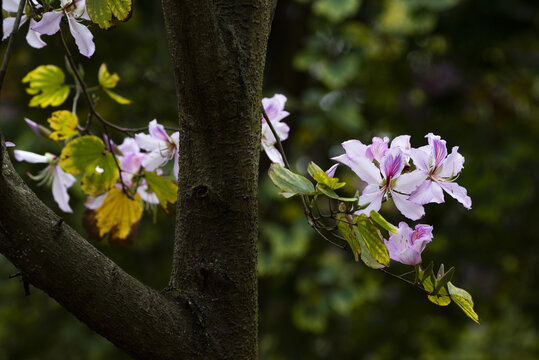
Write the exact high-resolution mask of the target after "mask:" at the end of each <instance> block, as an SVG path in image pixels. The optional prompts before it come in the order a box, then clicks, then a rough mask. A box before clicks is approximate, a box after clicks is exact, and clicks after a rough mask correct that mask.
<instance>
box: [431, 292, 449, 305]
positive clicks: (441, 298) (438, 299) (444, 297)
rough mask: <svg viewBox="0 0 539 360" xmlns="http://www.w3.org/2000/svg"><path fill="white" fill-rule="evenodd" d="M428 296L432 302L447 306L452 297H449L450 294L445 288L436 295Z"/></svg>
mask: <svg viewBox="0 0 539 360" xmlns="http://www.w3.org/2000/svg"><path fill="white" fill-rule="evenodd" d="M428 298H429V300H430V302H432V303H434V304H436V305H438V306H447V305H449V304H451V298H450V297H449V294H448V293H447V290H446V289H445V288H442V289H440V291H439V292H438V293H437V294H436V295H429V296H428Z"/></svg>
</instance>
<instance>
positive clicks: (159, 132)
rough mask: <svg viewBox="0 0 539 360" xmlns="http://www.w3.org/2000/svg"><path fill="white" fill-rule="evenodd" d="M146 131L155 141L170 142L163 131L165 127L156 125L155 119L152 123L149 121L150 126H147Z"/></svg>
mask: <svg viewBox="0 0 539 360" xmlns="http://www.w3.org/2000/svg"><path fill="white" fill-rule="evenodd" d="M148 130H149V132H150V135H151V136H153V137H154V138H155V139H159V140H161V141H164V142H167V143H170V142H171V141H170V137H169V136H168V134H167V132H166V131H165V127H164V126H163V125H161V124H158V123H157V119H153V120H152V121H150V124H149V125H148Z"/></svg>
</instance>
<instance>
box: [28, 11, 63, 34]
mask: <svg viewBox="0 0 539 360" xmlns="http://www.w3.org/2000/svg"><path fill="white" fill-rule="evenodd" d="M62 16H64V12H63V11H49V12H46V13H45V14H43V17H42V18H41V21H39V22H37V23H36V24H35V25H34V26H32V30H34V31H37V32H38V33H40V34H46V35H53V34H56V33H57V32H58V30H60V21H61V20H62Z"/></svg>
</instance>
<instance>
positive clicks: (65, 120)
mask: <svg viewBox="0 0 539 360" xmlns="http://www.w3.org/2000/svg"><path fill="white" fill-rule="evenodd" d="M47 121H48V122H49V125H50V127H51V129H53V130H54V132H53V133H51V134H50V135H49V137H50V138H51V139H53V140H64V139H69V138H72V137H73V136H75V135H77V134H78V133H79V132H78V131H77V125H78V124H79V119H78V118H77V116H76V115H75V114H73V113H72V112H71V111H67V110H59V111H55V112H53V113H52V114H51V117H50V118H48V119H47Z"/></svg>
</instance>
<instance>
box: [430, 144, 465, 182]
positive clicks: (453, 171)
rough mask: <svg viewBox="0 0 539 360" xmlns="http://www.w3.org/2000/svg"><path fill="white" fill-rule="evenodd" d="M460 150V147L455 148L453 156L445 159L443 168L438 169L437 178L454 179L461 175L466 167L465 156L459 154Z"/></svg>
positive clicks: (452, 152) (452, 151)
mask: <svg viewBox="0 0 539 360" xmlns="http://www.w3.org/2000/svg"><path fill="white" fill-rule="evenodd" d="M458 149H459V147H458V146H453V149H452V150H451V154H449V156H448V157H446V158H445V160H444V161H443V162H442V164H441V166H440V167H439V168H438V169H437V171H436V176H439V177H443V178H453V177H455V176H457V175H458V174H459V173H460V171H461V170H462V168H463V167H464V156H462V155H461V154H459V152H458Z"/></svg>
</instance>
